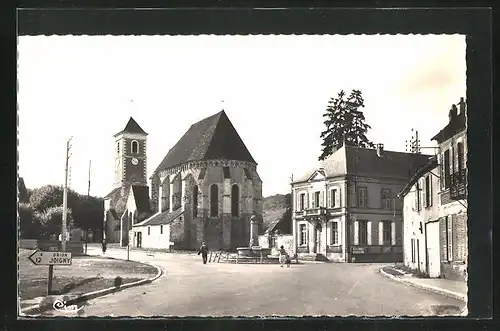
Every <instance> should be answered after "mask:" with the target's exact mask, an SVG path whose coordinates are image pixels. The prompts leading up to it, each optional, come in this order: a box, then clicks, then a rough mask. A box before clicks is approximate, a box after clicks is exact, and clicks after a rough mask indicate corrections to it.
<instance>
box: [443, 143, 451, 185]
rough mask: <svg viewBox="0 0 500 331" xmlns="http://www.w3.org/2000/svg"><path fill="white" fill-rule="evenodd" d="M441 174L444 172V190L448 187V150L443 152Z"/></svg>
mask: <svg viewBox="0 0 500 331" xmlns="http://www.w3.org/2000/svg"><path fill="white" fill-rule="evenodd" d="M443 167H444V169H443V172H444V189H447V188H449V187H450V150H449V149H448V150H446V151H445V152H444V164H443Z"/></svg>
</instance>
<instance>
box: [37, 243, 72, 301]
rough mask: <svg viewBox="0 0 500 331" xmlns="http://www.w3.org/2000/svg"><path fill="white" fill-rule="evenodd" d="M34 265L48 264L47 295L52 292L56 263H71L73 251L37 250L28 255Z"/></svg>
mask: <svg viewBox="0 0 500 331" xmlns="http://www.w3.org/2000/svg"><path fill="white" fill-rule="evenodd" d="M28 260H30V261H31V262H32V263H33V264H34V265H48V266H49V279H48V282H47V295H50V294H51V293H52V276H53V274H54V265H71V262H72V259H71V253H68V252H43V251H39V250H36V251H34V252H33V254H31V255H30V256H28Z"/></svg>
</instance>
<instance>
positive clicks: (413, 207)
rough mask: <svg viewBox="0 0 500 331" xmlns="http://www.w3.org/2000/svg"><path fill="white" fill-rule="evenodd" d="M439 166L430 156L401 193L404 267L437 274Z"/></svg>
mask: <svg viewBox="0 0 500 331" xmlns="http://www.w3.org/2000/svg"><path fill="white" fill-rule="evenodd" d="M439 185H440V179H439V167H438V162H437V158H436V157H434V158H432V159H431V160H430V161H429V163H428V164H427V165H425V166H424V167H422V168H420V169H419V170H418V171H417V172H416V173H415V175H414V176H413V177H412V179H411V180H410V181H409V182H408V184H407V185H406V187H405V188H404V189H403V191H402V192H401V193H400V198H401V199H403V224H404V225H403V237H404V240H403V252H404V254H403V260H404V264H405V266H407V267H409V268H411V269H413V270H418V271H420V272H421V273H424V274H427V275H429V276H430V277H433V278H434V277H440V275H441V258H440V242H439V213H440V207H441V206H440V200H439V198H440V196H439Z"/></svg>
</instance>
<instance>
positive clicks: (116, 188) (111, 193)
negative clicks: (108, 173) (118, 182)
mask: <svg viewBox="0 0 500 331" xmlns="http://www.w3.org/2000/svg"><path fill="white" fill-rule="evenodd" d="M120 189H121V187H115V188H114V189H113V190H112V191H111V192H109V193H108V194H106V195H105V196H104V200H106V199H109V198H111V197H112V196H114V195H115V193H116V192H118V191H119V190H120Z"/></svg>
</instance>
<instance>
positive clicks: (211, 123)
mask: <svg viewBox="0 0 500 331" xmlns="http://www.w3.org/2000/svg"><path fill="white" fill-rule="evenodd" d="M211 159H228V160H237V161H248V162H252V163H256V162H255V160H254V159H253V157H252V155H251V154H250V152H249V151H248V149H247V148H246V146H245V144H244V143H243V140H241V137H240V136H239V134H238V132H237V131H236V129H235V128H234V126H233V124H232V123H231V121H230V120H229V118H228V117H227V115H226V113H225V112H224V111H221V112H219V113H217V114H215V115H212V116H209V117H207V118H205V119H203V120H201V121H199V122H197V123H194V124H193V125H191V127H190V128H189V129H188V130H187V132H186V133H185V134H184V135H183V136H182V137H181V139H180V140H179V141H178V142H177V143H176V144H175V145H174V147H172V148H171V149H170V150H169V151H168V153H167V155H166V156H165V158H164V159H163V160H162V161H161V163H160V164H159V165H158V167H157V168H156V170H155V171H154V173H157V172H158V171H162V170H165V169H168V168H172V167H174V166H177V165H180V164H183V163H186V162H190V161H201V160H211Z"/></svg>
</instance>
